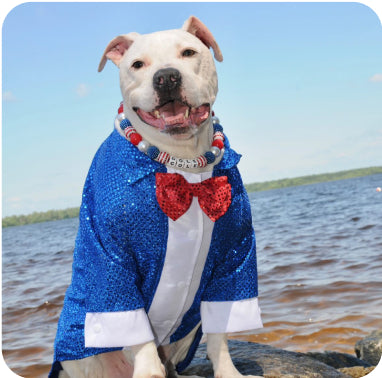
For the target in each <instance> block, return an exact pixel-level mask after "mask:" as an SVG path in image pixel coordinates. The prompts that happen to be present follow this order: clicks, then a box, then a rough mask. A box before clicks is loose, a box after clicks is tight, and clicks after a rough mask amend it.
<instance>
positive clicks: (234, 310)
mask: <svg viewBox="0 0 382 378" xmlns="http://www.w3.org/2000/svg"><path fill="white" fill-rule="evenodd" d="M229 181H230V183H231V186H232V203H231V206H230V208H229V210H228V212H227V213H226V214H225V215H224V216H223V217H222V218H221V219H219V220H218V221H217V222H216V224H215V229H214V233H213V236H212V248H213V249H215V250H213V251H212V252H214V254H215V258H214V259H215V260H214V264H213V267H212V274H211V277H210V279H209V281H208V284H207V287H206V290H205V292H204V293H203V297H202V303H201V317H202V327H203V332H205V333H221V332H240V331H246V330H251V329H256V328H261V327H262V322H261V317H260V308H259V306H258V300H257V295H258V287H257V263H256V240H255V232H254V229H253V226H252V215H251V207H250V202H249V199H248V195H247V193H246V191H245V189H244V186H243V184H242V181H241V177H240V175H239V172H238V170H237V168H233V169H232V170H231V172H230V174H229Z"/></svg>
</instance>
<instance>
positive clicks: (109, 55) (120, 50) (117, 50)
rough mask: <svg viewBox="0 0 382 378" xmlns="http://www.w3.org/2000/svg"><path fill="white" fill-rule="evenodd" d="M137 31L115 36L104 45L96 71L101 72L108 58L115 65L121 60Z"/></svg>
mask: <svg viewBox="0 0 382 378" xmlns="http://www.w3.org/2000/svg"><path fill="white" fill-rule="evenodd" d="M138 35H139V34H138V33H130V34H125V35H120V36H118V37H115V38H114V39H113V40H112V41H111V42H110V43H109V44H108V45H107V47H106V49H105V51H104V53H103V55H102V58H101V61H100V63H99V66H98V72H101V71H102V70H103V68H104V67H105V64H106V62H107V60H108V59H110V60H111V61H112V62H113V63H114V64H115V65H116V66H117V67H119V64H120V62H121V60H122V57H123V54H124V53H125V51H126V50H127V49H128V48H129V47H130V46H131V45H132V43H133V42H134V40H135V38H136V37H137V36H138Z"/></svg>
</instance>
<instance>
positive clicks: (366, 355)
mask: <svg viewBox="0 0 382 378" xmlns="http://www.w3.org/2000/svg"><path fill="white" fill-rule="evenodd" d="M355 353H356V355H357V357H358V358H360V359H361V360H364V361H366V362H368V363H369V364H371V365H378V362H379V360H380V359H381V356H382V330H378V331H373V332H372V333H370V334H369V335H367V336H366V337H364V338H363V339H362V340H359V341H357V343H356V344H355Z"/></svg>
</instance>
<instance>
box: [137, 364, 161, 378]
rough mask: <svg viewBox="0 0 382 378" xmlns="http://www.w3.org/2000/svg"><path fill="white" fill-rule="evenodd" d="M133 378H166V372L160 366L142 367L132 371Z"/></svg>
mask: <svg viewBox="0 0 382 378" xmlns="http://www.w3.org/2000/svg"><path fill="white" fill-rule="evenodd" d="M133 378H166V370H165V368H164V366H163V365H162V364H160V366H157V367H153V366H152V367H149V366H146V367H142V368H141V369H134V374H133Z"/></svg>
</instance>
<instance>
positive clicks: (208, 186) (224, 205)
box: [156, 173, 231, 222]
mask: <svg viewBox="0 0 382 378" xmlns="http://www.w3.org/2000/svg"><path fill="white" fill-rule="evenodd" d="M156 196H157V200H158V203H159V206H160V208H161V209H162V210H163V212H164V213H166V214H167V215H168V216H169V217H170V218H171V219H172V220H174V221H176V220H177V219H178V218H179V217H181V216H182V215H183V214H184V213H185V212H186V211H187V210H188V208H189V207H190V206H191V202H192V199H193V197H198V200H199V205H200V207H201V209H202V210H203V211H204V212H205V213H206V214H207V215H208V217H209V218H210V219H211V220H212V221H213V222H215V221H217V220H218V219H219V218H220V217H221V216H222V215H224V214H225V213H226V211H227V210H228V208H229V206H230V204H231V184H229V182H228V179H227V176H220V177H211V178H209V179H208V180H204V181H202V182H201V183H196V184H190V183H189V182H187V181H186V179H185V178H184V177H183V176H182V175H180V174H178V173H157V174H156Z"/></svg>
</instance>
